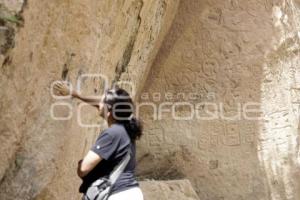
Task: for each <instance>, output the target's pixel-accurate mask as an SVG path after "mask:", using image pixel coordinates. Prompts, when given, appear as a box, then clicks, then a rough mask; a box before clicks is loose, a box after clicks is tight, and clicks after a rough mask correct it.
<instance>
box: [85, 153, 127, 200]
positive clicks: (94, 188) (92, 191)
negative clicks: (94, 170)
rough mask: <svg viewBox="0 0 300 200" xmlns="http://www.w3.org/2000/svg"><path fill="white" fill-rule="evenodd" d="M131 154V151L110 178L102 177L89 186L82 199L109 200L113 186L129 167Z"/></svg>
mask: <svg viewBox="0 0 300 200" xmlns="http://www.w3.org/2000/svg"><path fill="white" fill-rule="evenodd" d="M130 153H131V151H130V150H129V151H128V152H127V154H126V156H125V158H124V159H123V160H122V161H121V162H120V164H119V165H118V166H117V167H115V169H114V170H113V171H112V172H111V174H110V175H109V178H104V177H102V178H99V179H97V180H96V181H94V182H93V183H92V184H91V185H90V186H89V188H88V189H87V191H86V193H85V194H84V195H83V198H82V199H83V200H107V199H108V197H109V195H110V192H111V189H112V187H113V185H114V184H115V182H116V181H117V179H118V178H119V177H120V175H121V174H122V172H123V171H124V169H125V167H126V166H127V164H128V162H129V160H130Z"/></svg>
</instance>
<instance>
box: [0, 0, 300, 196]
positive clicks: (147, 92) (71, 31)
mask: <svg viewBox="0 0 300 200" xmlns="http://www.w3.org/2000/svg"><path fill="white" fill-rule="evenodd" d="M0 5H1V6H0V26H1V27H0V50H1V52H0V66H1V67H0V86H1V90H0V92H1V97H2V98H1V102H0V111H1V115H0V144H1V145H0V191H1V192H0V199H5V200H10V199H22V200H24V199H25V200H26V199H37V200H38V199H43V200H45V199H46V200H47V199H49V200H50V199H51V200H53V199H72V200H73V199H80V195H79V194H78V193H77V190H78V185H79V184H80V180H79V179H78V178H77V176H76V170H75V169H76V165H77V161H78V160H79V159H81V157H82V156H83V155H84V154H85V153H86V151H87V150H88V149H89V146H90V145H91V144H92V143H93V142H94V140H95V138H96V137H97V135H98V132H99V131H100V129H102V128H104V127H105V125H103V126H97V127H93V126H92V127H89V128H86V127H85V128H83V127H81V126H80V123H79V122H81V123H83V124H103V123H102V121H101V120H100V119H99V117H98V116H97V113H96V112H93V111H92V110H91V109H89V108H88V107H82V106H83V104H80V102H79V101H76V100H72V99H65V100H58V99H56V98H54V97H53V96H52V95H51V92H50V90H51V83H53V81H55V80H61V79H63V80H67V81H70V82H71V83H72V84H73V85H74V86H76V83H77V82H78V81H79V80H80V81H81V83H82V85H81V88H82V90H84V92H85V94H88V95H97V94H101V92H102V91H103V88H104V86H111V85H112V84H115V83H117V84H119V85H121V86H122V87H125V88H126V89H128V90H130V91H131V94H132V96H133V97H134V98H135V99H136V100H137V101H138V102H139V103H142V104H138V105H139V106H141V105H142V106H141V107H140V109H139V111H140V112H139V113H138V114H140V116H141V117H142V118H143V119H144V122H145V135H144V137H143V138H142V140H141V141H140V142H139V143H138V163H139V164H138V176H139V179H140V180H144V179H146V180H147V179H155V180H159V181H164V180H179V179H188V180H189V181H190V182H191V185H192V186H191V185H190V184H189V183H187V182H185V181H172V182H169V181H168V182H148V181H146V182H142V187H143V190H144V193H145V195H146V196H145V197H146V200H147V199H149V200H150V199H157V197H156V196H155V194H154V193H158V187H160V186H162V187H163V188H164V190H163V193H164V198H166V199H173V197H174V195H175V196H176V197H180V199H197V195H198V196H199V198H200V199H201V200H241V199H245V200H252V199H262V200H298V199H299V198H300V194H299V193H300V184H299V178H300V139H299V135H300V131H299V130H300V123H299V103H300V78H299V77H300V76H299V75H300V67H299V37H300V36H299V31H300V30H299V28H300V27H299V26H300V24H299V20H300V16H299V15H300V2H299V1H298V0H264V1H261V0H228V1H224V0H181V1H179V0H147V1H145V0H115V1H110V0H109V1H108V0H106V1H98V0H74V1H67V0H64V1H62V0H51V1H41V0H27V1H21V0H0ZM153 61H154V62H153ZM86 74H94V76H92V77H89V78H87V77H85V78H84V75H86ZM96 74H101V75H105V77H106V79H107V83H108V85H107V84H105V83H104V82H103V78H102V79H101V78H99V76H95V75H96ZM143 105H144V106H143ZM174 105H175V106H174ZM172 106H173V107H172ZM51 108H53V111H54V113H53V114H54V115H55V116H57V117H65V118H68V115H69V116H71V118H70V119H69V120H65V121H57V120H53V116H52V114H51V112H50V111H51ZM80 109H82V111H81V110H80ZM172 109H173V110H172ZM153 110H154V111H156V112H155V113H154V115H153ZM80 111H81V112H80ZM172 114H173V116H172ZM180 117H181V118H186V119H185V120H179V118H180ZM254 118H255V119H254ZM81 119H82V120H81ZM72 169H73V170H72ZM152 184H154V185H152ZM191 187H193V188H194V189H195V191H196V193H197V195H196V194H195V193H194V192H193V189H192V188H191ZM180 188H181V189H180ZM174 190H176V191H177V190H180V191H181V192H178V193H175V192H174ZM153 191H154V192H153ZM152 195H154V196H152ZM160 197H162V196H160Z"/></svg>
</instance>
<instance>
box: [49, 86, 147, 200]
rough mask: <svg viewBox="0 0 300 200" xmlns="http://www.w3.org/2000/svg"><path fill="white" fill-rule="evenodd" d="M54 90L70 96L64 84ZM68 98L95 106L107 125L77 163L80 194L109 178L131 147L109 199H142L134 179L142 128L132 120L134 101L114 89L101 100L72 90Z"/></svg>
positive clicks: (106, 92)
mask: <svg viewBox="0 0 300 200" xmlns="http://www.w3.org/2000/svg"><path fill="white" fill-rule="evenodd" d="M54 88H55V89H56V91H57V92H58V93H59V94H60V95H69V94H70V89H69V87H68V85H66V84H65V83H63V82H58V83H56V84H55V85H54ZM71 95H72V96H73V97H75V98H78V99H80V100H82V101H84V102H87V103H89V104H91V105H93V106H95V107H97V108H98V109H99V111H100V115H101V117H103V118H104V119H105V120H106V121H107V124H108V126H109V127H108V128H107V129H105V130H104V131H102V132H101V134H100V135H99V137H98V138H97V141H96V143H95V144H94V145H93V146H92V147H91V149H90V151H89V152H88V153H87V155H86V156H85V157H84V158H83V159H82V160H80V161H79V162H78V169H77V174H78V176H79V177H80V178H82V180H83V183H82V185H81V186H80V189H79V191H80V192H81V193H83V194H84V193H85V192H86V191H87V189H88V187H89V186H90V185H91V183H93V182H94V181H95V180H97V179H99V178H100V177H104V176H108V175H109V174H110V173H111V172H112V171H113V169H114V167H115V166H116V165H118V163H120V161H121V160H122V159H123V158H124V156H125V155H126V153H127V151H128V149H129V148H131V152H132V153H131V158H130V161H129V163H128V165H127V166H126V168H125V170H124V171H123V173H122V174H121V175H120V177H119V178H118V180H117V181H116V183H115V184H114V186H113V188H112V191H111V196H110V197H109V199H108V200H143V194H142V191H141V189H140V188H139V183H138V182H137V180H136V177H135V166H136V159H135V155H136V145H135V141H136V140H137V139H139V138H140V137H141V135H142V126H141V124H140V122H139V121H138V120H137V119H136V118H135V117H133V102H132V99H131V98H130V96H129V94H128V93H127V92H126V91H125V90H124V89H121V88H115V89H111V90H107V91H105V94H104V95H103V96H102V98H101V99H93V98H86V97H83V96H81V95H79V94H78V93H77V92H76V91H75V90H74V91H71ZM84 197H85V196H84V195H83V199H84Z"/></svg>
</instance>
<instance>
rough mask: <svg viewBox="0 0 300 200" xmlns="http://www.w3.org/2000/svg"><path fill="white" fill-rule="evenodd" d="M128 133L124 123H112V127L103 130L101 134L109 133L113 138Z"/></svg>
mask: <svg viewBox="0 0 300 200" xmlns="http://www.w3.org/2000/svg"><path fill="white" fill-rule="evenodd" d="M124 132H125V133H126V130H125V128H124V126H123V125H122V124H117V123H116V124H112V125H111V126H110V127H108V128H106V129H105V130H103V132H102V133H101V134H108V135H110V136H111V137H113V138H118V137H122V135H124Z"/></svg>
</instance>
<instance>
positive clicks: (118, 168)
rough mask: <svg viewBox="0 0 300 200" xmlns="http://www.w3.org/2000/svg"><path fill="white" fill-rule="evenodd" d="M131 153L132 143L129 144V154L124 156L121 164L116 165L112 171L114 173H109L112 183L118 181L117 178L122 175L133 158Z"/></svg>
mask: <svg viewBox="0 0 300 200" xmlns="http://www.w3.org/2000/svg"><path fill="white" fill-rule="evenodd" d="M130 154H131V145H130V146H129V150H128V151H127V154H126V156H125V158H123V160H122V161H121V162H120V164H118V165H117V166H116V167H115V169H114V170H113V171H112V173H111V174H110V175H109V180H110V183H111V184H112V185H114V184H115V182H116V181H117V179H118V178H119V177H120V175H121V174H122V173H123V171H124V170H125V167H126V166H127V164H128V163H129V160H130V158H131V155H130Z"/></svg>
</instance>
